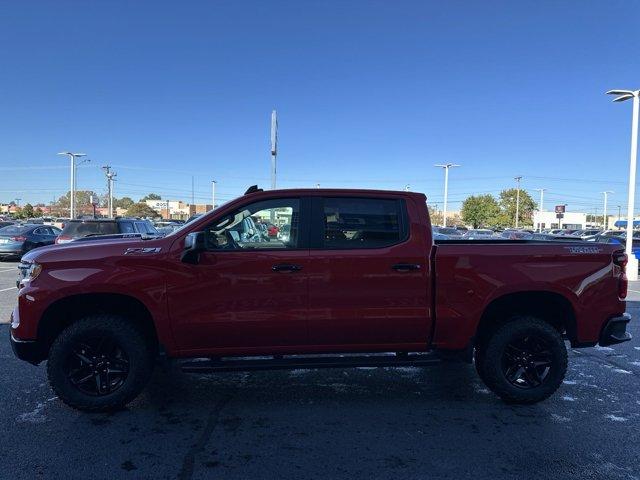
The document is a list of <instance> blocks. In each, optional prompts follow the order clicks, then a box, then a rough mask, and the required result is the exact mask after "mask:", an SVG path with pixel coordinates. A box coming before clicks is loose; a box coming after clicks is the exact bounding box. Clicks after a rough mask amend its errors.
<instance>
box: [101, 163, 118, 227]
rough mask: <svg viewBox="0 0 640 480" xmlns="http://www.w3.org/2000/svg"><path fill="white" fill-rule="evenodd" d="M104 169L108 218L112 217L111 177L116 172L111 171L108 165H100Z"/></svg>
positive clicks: (114, 175)
mask: <svg viewBox="0 0 640 480" xmlns="http://www.w3.org/2000/svg"><path fill="white" fill-rule="evenodd" d="M102 169H103V170H104V175H105V176H106V177H107V196H108V204H107V205H108V208H109V218H113V217H114V214H113V210H114V208H113V178H114V177H116V176H117V175H118V174H117V173H116V172H112V171H111V166H110V165H105V166H104V167H102Z"/></svg>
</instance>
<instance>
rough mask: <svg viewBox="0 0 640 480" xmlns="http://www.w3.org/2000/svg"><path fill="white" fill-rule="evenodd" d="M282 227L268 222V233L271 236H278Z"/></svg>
mask: <svg viewBox="0 0 640 480" xmlns="http://www.w3.org/2000/svg"><path fill="white" fill-rule="evenodd" d="M279 230H280V229H279V228H278V227H277V226H275V225H274V224H273V223H267V234H268V235H269V237H270V238H273V237H277V236H278V231H279Z"/></svg>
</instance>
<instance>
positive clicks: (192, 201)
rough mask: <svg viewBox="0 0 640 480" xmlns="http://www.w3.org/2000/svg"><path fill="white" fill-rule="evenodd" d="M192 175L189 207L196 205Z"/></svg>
mask: <svg viewBox="0 0 640 480" xmlns="http://www.w3.org/2000/svg"><path fill="white" fill-rule="evenodd" d="M193 181H194V180H193V175H191V205H195V204H196V195H195V191H194V189H193Z"/></svg>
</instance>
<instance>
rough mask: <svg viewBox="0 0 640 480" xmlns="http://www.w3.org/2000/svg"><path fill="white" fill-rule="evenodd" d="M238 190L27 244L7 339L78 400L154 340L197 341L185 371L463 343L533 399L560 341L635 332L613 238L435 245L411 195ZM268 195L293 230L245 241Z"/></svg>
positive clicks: (110, 399) (122, 383) (468, 354)
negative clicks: (101, 231)
mask: <svg viewBox="0 0 640 480" xmlns="http://www.w3.org/2000/svg"><path fill="white" fill-rule="evenodd" d="M249 192H252V193H248V194H246V195H245V196H243V197H240V198H238V199H237V200H235V201H232V202H229V203H227V204H225V205H224V206H221V207H219V208H218V209H216V210H214V211H212V212H210V213H208V214H206V215H204V216H202V217H201V218H198V219H196V220H194V221H192V222H191V223H190V224H187V225H186V226H185V227H184V228H183V229H181V230H178V231H176V232H174V233H173V234H171V235H169V236H167V237H164V238H153V239H149V240H142V239H139V238H132V239H122V238H120V239H116V240H104V241H100V242H94V241H87V242H78V244H77V245H75V246H73V248H69V246H64V245H57V246H53V247H47V248H44V249H36V250H34V251H32V252H29V253H27V254H26V255H25V256H24V258H23V262H22V263H21V268H20V272H21V276H20V277H19V285H20V287H21V288H20V290H19V292H18V302H17V304H18V307H17V309H16V310H15V311H14V312H15V313H14V315H13V318H12V322H11V328H10V332H11V342H12V346H13V350H14V352H15V354H16V355H17V356H18V357H19V358H21V359H24V360H27V361H29V362H32V363H36V364H37V363H38V362H42V361H44V360H48V364H47V375H48V378H49V383H50V385H51V386H52V388H53V390H54V391H55V394H56V396H57V397H58V398H60V399H61V400H62V401H64V402H66V403H67V404H69V405H71V406H72V407H75V408H78V409H83V410H88V411H104V410H113V409H118V408H121V407H122V406H123V405H125V404H127V403H128V402H130V401H131V400H133V399H134V398H135V397H136V396H137V395H138V394H139V393H140V392H141V390H142V389H143V388H144V386H145V384H146V383H147V381H148V380H149V378H150V376H151V373H152V369H153V366H154V365H155V363H156V362H155V357H156V356H158V355H159V354H160V353H162V357H163V358H182V359H184V358H185V357H202V360H203V361H193V360H192V361H184V360H182V363H181V366H182V369H183V370H184V371H187V372H220V371H238V370H252V369H258V370H264V369H269V368H277V369H282V368H318V367H335V366H343V367H354V366H378V367H379V366H427V365H433V364H435V363H437V362H438V356H439V355H444V356H446V357H448V358H451V357H455V356H457V357H459V358H461V359H463V360H465V361H468V362H471V361H472V359H473V358H475V368H476V370H477V372H478V374H479V377H480V379H482V380H483V381H484V382H485V384H486V385H487V386H488V387H489V388H490V389H491V390H492V391H493V392H494V393H496V394H497V395H498V396H500V397H501V398H503V399H504V400H506V401H508V402H510V403H525V404H529V403H534V402H538V401H541V400H544V399H545V398H547V397H549V396H550V395H552V394H553V393H554V392H555V391H556V389H557V388H558V387H559V386H560V385H561V384H562V382H563V378H564V376H565V373H566V370H567V350H566V346H565V340H566V341H569V342H570V344H571V346H572V348H581V347H588V346H593V345H596V344H598V343H599V344H600V345H602V346H607V345H612V344H616V343H620V342H624V341H627V340H629V339H630V338H631V337H630V335H629V334H628V333H627V332H626V325H627V323H628V322H629V320H630V316H629V315H628V314H626V313H625V310H626V305H625V301H624V298H625V297H626V294H627V280H626V276H625V266H626V263H627V257H626V255H625V253H624V251H623V249H622V248H621V247H620V246H619V245H608V244H585V243H584V242H581V241H566V242H562V243H560V242H526V241H525V242H513V241H511V240H504V239H499V240H496V241H494V242H491V243H486V244H479V243H477V242H474V241H468V242H465V241H464V240H458V241H456V242H453V243H448V242H442V243H439V244H437V245H435V244H434V242H433V238H432V236H431V225H430V222H429V213H428V211H427V206H426V197H425V196H424V195H422V194H418V193H413V192H388V191H364V190H333V189H331V190H322V189H301V190H271V191H267V192H262V191H258V192H256V191H255V189H250V190H249ZM318 207H320V208H318ZM273 210H277V211H278V212H285V213H286V216H287V218H288V219H290V221H293V222H295V223H292V224H291V232H290V238H289V242H287V243H284V242H278V241H277V240H272V241H271V242H261V241H258V242H256V241H255V238H256V235H257V233H256V232H255V230H254V229H255V224H254V223H253V219H252V216H255V217H257V218H263V216H264V214H268V212H269V211H273ZM262 212H265V213H262ZM252 233H253V235H252ZM258 238H259V235H258ZM594 272H595V273H596V274H594ZM543 273H544V274H543ZM381 351H387V352H391V353H387V354H382V355H380V354H379V352H381ZM367 352H369V353H367ZM429 352H430V353H429ZM318 353H323V354H325V355H320V356H318V355H317V354H318ZM327 354H329V355H327ZM345 354H346V355H345ZM247 357H249V358H247ZM205 358H208V359H209V360H205ZM593 368H597V367H593ZM238 388H240V389H241V388H242V386H239V387H238ZM470 398H471V397H470Z"/></svg>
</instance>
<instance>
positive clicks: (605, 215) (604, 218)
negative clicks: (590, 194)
mask: <svg viewBox="0 0 640 480" xmlns="http://www.w3.org/2000/svg"><path fill="white" fill-rule="evenodd" d="M610 193H614V192H612V191H610V190H607V191H606V192H602V194H603V195H604V213H603V214H602V223H603V224H604V229H605V230H607V229H608V228H609V222H608V221H607V197H608V196H609V194H610Z"/></svg>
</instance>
